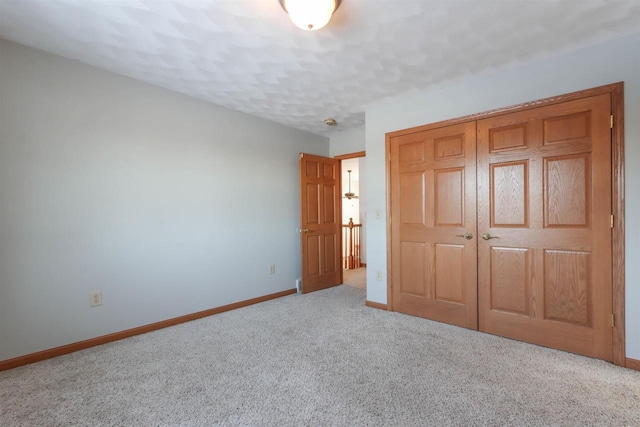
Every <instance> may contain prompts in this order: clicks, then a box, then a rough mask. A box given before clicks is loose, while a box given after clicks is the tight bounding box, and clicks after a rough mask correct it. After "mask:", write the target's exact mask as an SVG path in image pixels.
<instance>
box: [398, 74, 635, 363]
mask: <svg viewBox="0 0 640 427" xmlns="http://www.w3.org/2000/svg"><path fill="white" fill-rule="evenodd" d="M600 95H604V96H605V97H606V98H607V99H608V101H609V108H608V111H609V112H610V116H609V115H607V114H604V115H603V117H604V119H606V124H605V120H603V119H601V120H600V122H599V123H600V125H598V126H597V127H598V128H599V129H600V132H601V133H602V135H604V134H605V133H607V136H608V144H609V149H610V151H608V154H607V153H605V156H604V161H605V163H607V162H609V163H608V164H606V165H605V167H606V168H609V169H608V170H609V172H608V173H607V172H602V170H601V171H600V173H596V172H595V169H593V165H592V164H590V163H589V162H593V161H594V160H593V159H596V161H598V160H602V156H600V155H599V152H600V151H601V150H600V149H598V150H594V151H592V152H591V153H590V154H589V153H574V154H577V158H574V159H571V158H564V157H562V156H563V155H564V154H561V155H560V157H561V158H559V159H554V158H551V159H547V161H546V163H547V164H546V166H547V169H546V170H545V173H547V174H549V172H550V176H556V177H558V179H559V181H556V182H559V183H560V184H559V185H556V186H555V188H551V189H547V193H548V194H547V196H544V192H543V200H545V199H544V197H548V198H549V200H552V201H554V200H555V201H558V202H560V203H564V202H566V200H563V198H562V197H560V198H559V197H558V194H557V193H558V192H557V191H556V190H557V189H558V188H560V187H563V186H565V183H566V182H567V181H566V180H562V179H561V178H560V177H561V176H563V175H566V171H567V170H568V171H575V170H577V171H578V172H579V170H580V168H582V169H584V168H592V169H591V172H592V174H591V181H590V182H588V179H589V178H588V177H587V175H589V174H588V173H583V174H582V176H583V177H584V178H585V188H586V186H587V185H591V184H593V183H596V182H597V184H596V188H602V187H608V188H610V196H609V197H610V199H609V202H607V201H606V200H603V202H604V203H601V202H600V200H599V199H598V198H597V197H598V196H593V195H591V199H590V200H591V203H592V207H594V208H595V207H596V206H597V207H599V208H601V209H603V210H604V209H606V210H607V214H606V215H600V217H601V218H606V224H604V222H601V224H600V225H599V227H600V228H599V230H600V233H601V234H600V236H604V235H607V236H608V239H609V240H608V241H609V243H608V246H609V249H608V252H607V249H602V248H601V250H600V252H599V253H602V252H603V251H604V252H607V253H604V257H605V258H608V260H609V264H608V266H607V270H608V274H603V273H602V271H601V270H600V269H598V271H599V272H600V277H604V276H608V278H605V279H606V281H607V282H608V283H609V289H608V290H605V293H608V295H609V296H608V297H607V296H604V297H603V299H604V301H605V302H604V304H600V305H599V307H600V315H599V319H600V320H599V321H597V323H598V325H596V326H595V328H596V329H599V330H600V332H601V335H600V336H601V337H604V339H599V341H600V342H601V343H604V346H605V347H608V348H610V349H611V350H609V349H607V348H605V349H604V350H602V349H600V350H594V349H596V348H597V347H598V344H596V342H597V341H598V338H597V337H596V335H598V332H594V333H586V334H585V333H582V338H580V337H578V339H577V341H580V340H582V341H583V342H582V344H580V343H578V345H577V347H582V348H583V349H584V348H585V347H587V348H589V347H590V348H591V350H588V351H587V352H584V351H582V350H580V348H578V349H576V348H571V347H572V345H571V344H570V345H567V346H564V347H562V346H558V345H555V344H553V343H551V344H549V343H542V345H547V346H553V347H557V348H560V349H564V350H567V351H572V352H578V353H582V354H589V352H590V353H591V355H593V357H598V358H601V359H605V360H611V361H613V362H614V363H615V364H616V365H620V366H625V363H626V359H625V289H624V288H625V277H624V264H625V251H624V247H625V243H624V230H625V224H624V216H625V215H624V102H623V100H624V84H623V83H622V82H620V83H613V84H609V85H606V86H600V87H595V88H592V89H586V90H582V91H579V92H574V93H568V94H563V95H558V96H553V97H550V98H546V99H540V100H536V101H530V102H526V103H522V104H519V105H514V106H509V107H504V108H499V109H496V110H492V111H486V112H481V113H477V114H472V115H469V116H465V117H460V118H456V119H451V120H446V121H443V122H438V123H432V124H428V125H424V126H419V127H415V128H411V129H404V130H399V131H395V132H390V133H387V135H386V156H387V195H388V199H387V200H388V205H387V212H388V218H389V221H388V224H387V235H388V236H389V238H388V240H387V254H388V265H387V268H388V270H389V283H388V286H387V292H388V293H387V301H388V303H389V308H390V309H394V304H393V301H394V294H395V292H394V287H395V285H397V283H396V280H397V279H396V276H397V274H396V270H397V266H396V263H395V252H397V249H394V241H395V239H394V233H396V232H397V231H396V230H397V225H396V224H395V223H396V221H397V214H395V215H394V206H393V205H392V203H393V200H394V194H393V193H394V191H396V190H395V189H394V187H393V186H392V181H393V179H392V174H393V164H392V163H393V162H392V153H393V151H394V150H393V144H394V143H395V142H397V141H398V137H401V136H405V135H411V134H417V133H420V132H423V131H428V130H432V129H437V128H443V127H447V126H451V125H457V124H462V123H467V122H479V121H482V120H485V119H492V118H496V117H504V116H507V115H511V114H512V113H518V112H526V111H528V110H532V109H538V108H540V107H546V106H554V105H560V104H563V103H568V102H572V101H579V100H584V99H586V98H596V97H599V96H600ZM583 112H584V111H583ZM576 113H578V116H579V115H580V114H579V113H580V112H579V111H576ZM565 116H571V114H568V115H565ZM589 116H590V114H589ZM567 118H568V119H570V120H568V121H567V120H565V119H567ZM580 120H582V119H581V118H580V117H573V118H571V117H564V118H561V119H560V120H556V122H555V123H548V125H549V127H548V128H547V129H544V128H543V130H542V132H543V133H544V132H547V135H551V137H550V138H547V145H548V146H550V147H551V146H552V145H553V143H554V142H556V143H557V142H560V141H559V140H562V139H563V138H555V137H553V133H554V132H556V136H557V133H558V131H560V132H565V133H566V132H569V133H571V132H574V135H573V136H574V137H578V135H575V132H576V129H579V128H580V125H579V123H580ZM589 120H590V118H589ZM563 121H564V122H565V123H562V122H563ZM609 121H610V123H609ZM582 123H583V128H584V124H585V121H584V120H583V121H582ZM512 124H515V123H512ZM508 127H509V126H506V128H505V129H502V130H503V131H504V130H508ZM516 127H517V126H516ZM588 127H589V131H593V130H595V129H594V128H591V125H590V124H589V125H588ZM572 128H573V130H571V129H572ZM512 131H515V132H516V133H517V132H518V130H517V129H512ZM508 133H509V132H503V133H502V135H497V138H494V146H493V150H494V151H496V152H497V151H499V150H496V148H498V149H500V148H502V149H503V151H505V152H508V151H509V149H510V148H511V149H513V150H517V148H516V147H508V145H509V143H508V142H506V140H508V138H505V135H507V134H508ZM596 133H598V132H597V131H596ZM501 137H502V138H501ZM574 142H575V141H574ZM501 144H502V146H501ZM569 145H571V144H569ZM566 146H567V144H565V149H566ZM547 149H549V148H547ZM493 154H495V153H493ZM585 154H588V155H586V156H585ZM570 155H571V153H569V154H568V156H570ZM551 157H553V156H551ZM512 160H513V163H512V164H508V163H509V162H508V161H506V162H503V163H504V164H500V165H497V167H494V168H493V169H495V170H494V171H492V173H494V176H493V179H505V178H513V177H518V175H520V176H521V177H522V179H523V180H524V179H526V180H527V181H529V184H528V186H529V187H530V188H531V187H532V186H534V185H536V181H535V180H533V178H532V175H531V174H530V170H529V167H528V164H527V165H526V166H525V165H523V163H522V160H524V159H517V158H515V157H514V158H512ZM523 169H526V172H525V171H524V170H523ZM525 173H526V177H524V174H525ZM596 174H597V175H598V177H597V178H596V177H595V175H596ZM534 175H535V173H534ZM569 175H572V172H570V173H569ZM578 175H580V173H579V174H578ZM490 178H491V177H490V176H489V177H487V180H489V179H490ZM478 179H479V180H482V178H481V177H479V178H478ZM569 182H573V184H572V185H575V183H576V182H579V180H576V179H574V180H572V181H569ZM538 186H539V190H540V191H544V190H543V184H539V185H538ZM513 187H514V186H512V189H513ZM595 191H596V192H597V189H596V190H595ZM554 192H555V193H554ZM582 193H583V194H584V196H583V197H582V199H584V200H585V201H586V198H587V197H588V195H587V194H588V193H589V191H587V190H585V191H583V192H582ZM528 196H529V195H528V194H527V197H528ZM497 197H498V199H500V198H502V200H498V202H501V201H502V202H503V203H504V201H505V200H508V199H509V197H516V198H517V197H518V192H517V191H516V192H515V194H512V195H508V194H507V195H505V194H497ZM519 197H524V196H522V195H520V196H519ZM580 200H581V198H580V197H577V198H573V201H571V200H569V201H568V203H569V205H571V204H573V203H576V201H580ZM480 203H483V201H482V200H480ZM554 203H555V202H554ZM488 204H489V203H488V202H487V205H488ZM525 206H526V209H527V210H529V209H531V207H530V206H528V205H525ZM557 206H559V207H558V208H556V212H552V211H553V209H552V211H551V212H547V217H548V218H549V217H553V216H554V215H555V218H551V219H548V220H547V224H548V225H549V227H548V229H549V231H552V230H553V229H554V227H556V228H558V229H562V228H563V225H564V224H562V218H561V217H562V216H563V213H562V212H560V211H559V210H562V209H564V208H562V207H561V204H560V205H557ZM481 208H482V206H481V205H479V206H478V209H479V210H480V209H481ZM524 209H525V207H524V206H521V209H520V210H518V207H517V206H516V207H514V209H511V205H509V209H501V210H497V211H496V212H494V225H495V224H496V222H497V223H498V225H507V224H509V223H512V222H514V223H515V222H517V221H516V220H517V219H518V215H520V216H522V215H523V214H524V215H528V216H529V218H531V217H532V216H531V215H530V213H529V212H528V211H527V212H525V211H524ZM558 209H559V210H558ZM595 210H596V209H594V210H592V212H591V218H594V217H595V216H598V215H597V213H596V212H595ZM564 216H565V217H566V216H567V215H566V214H564ZM568 216H577V219H574V221H576V222H579V221H577V220H579V219H580V218H581V217H580V215H579V214H577V213H576V212H575V211H574V212H572V213H571V214H568ZM582 216H583V217H584V215H582ZM609 224H610V225H609ZM516 225H517V224H516ZM568 225H574V226H575V225H579V224H570V223H569V224H568ZM592 225H594V226H595V224H592ZM496 228H499V227H496ZM501 230H502V229H501ZM490 231H491V232H492V233H491V234H493V235H494V236H496V235H497V236H498V237H500V234H498V233H496V232H495V231H494V230H490ZM560 231H564V232H565V234H567V233H569V231H570V230H560ZM485 232H486V230H485ZM477 234H478V239H479V240H478V242H479V244H480V245H482V244H483V243H486V244H488V246H489V247H490V248H492V247H494V246H495V247H496V250H494V251H493V252H494V254H495V255H494V257H493V269H494V270H496V271H498V270H500V269H501V268H504V267H500V266H506V271H507V272H506V273H505V274H503V275H502V280H499V278H498V277H496V280H495V284H494V288H495V289H496V290H500V288H501V286H502V287H503V288H505V287H506V286H507V284H508V283H509V282H510V280H504V279H505V277H509V276H511V277H512V278H514V277H515V278H516V280H515V281H516V282H517V281H518V277H519V276H520V277H522V274H521V273H522V271H523V269H522V268H521V267H519V265H522V264H524V263H529V262H530V261H529V259H528V258H530V257H532V253H533V252H535V251H531V250H526V248H520V249H525V250H519V249H518V248H517V247H516V248H513V247H508V246H507V245H503V247H506V249H509V250H501V246H500V245H499V244H498V243H499V242H500V240H501V239H492V240H489V241H488V242H485V241H484V240H481V239H480V235H481V234H483V232H482V230H481V229H478V233H477ZM596 234H598V233H596ZM595 239H600V238H599V237H596V238H595ZM570 243H571V242H570ZM571 244H573V243H571ZM571 251H574V250H573V249H570V250H568V251H563V250H562V249H560V250H555V252H554V249H552V250H551V251H548V252H547V253H546V260H545V261H547V263H548V266H549V269H547V272H546V279H547V280H548V281H549V283H550V284H551V285H548V286H547V288H548V289H547V290H548V291H549V293H548V295H547V296H548V297H549V298H548V301H549V302H550V303H551V304H553V303H554V302H557V301H560V299H561V297H558V298H560V299H558V298H556V299H555V300H554V296H553V294H552V292H556V293H555V295H556V296H561V295H562V292H566V290H567V289H570V292H574V291H573V289H579V287H578V286H564V288H565V289H564V291H563V290H562V289H561V287H556V288H555V289H552V288H553V287H554V284H563V283H567V282H570V281H572V280H573V281H574V285H575V284H576V283H578V282H579V280H578V281H575V280H574V278H573V277H572V276H574V274H573V271H580V269H581V268H582V271H583V272H587V273H588V274H589V275H591V276H590V278H591V279H593V277H594V276H593V274H592V273H593V267H585V261H584V260H585V259H586V260H587V261H588V262H591V259H592V258H593V255H592V254H580V253H577V254H576V253H571ZM574 252H580V250H577V251H574ZM583 252H588V251H583ZM583 255H584V256H583ZM563 257H564V259H559V258H563ZM581 257H582V259H580V258H581ZM485 258H486V257H485ZM538 258H539V257H538ZM480 259H481V260H483V258H482V255H480ZM601 259H602V258H601ZM534 262H535V259H534ZM563 263H564V266H563V265H562V264H563ZM488 266H489V268H491V262H489V264H488ZM531 266H534V267H535V264H531V265H528V266H527V268H529V267H531ZM566 266H569V267H570V268H568V269H567V268H564V267H566ZM484 268H485V265H481V266H480V265H479V266H478V269H479V271H480V270H482V269H484ZM553 269H555V270H553ZM552 270H553V271H552ZM489 271H490V270H489ZM509 271H511V272H509ZM518 271H520V273H518ZM543 273H545V272H544V271H543ZM578 277H580V275H579V274H578ZM534 279H535V281H539V280H541V279H540V275H539V274H538V275H537V276H536V277H535V278H534ZM595 282H597V279H596V280H595ZM595 282H594V281H593V280H590V282H589V285H586V286H589V292H591V291H592V290H593V286H595V285H597V283H595ZM583 285H584V282H583ZM605 286H606V285H605ZM525 292H530V289H529V290H528V291H527V290H522V288H521V292H520V295H521V296H520V299H519V300H518V297H517V295H518V293H517V292H516V293H515V294H514V295H511V296H509V297H508V298H507V299H506V300H505V295H504V294H503V295H501V296H500V295H499V294H498V293H496V295H495V298H494V302H493V303H494V305H495V306H496V307H498V306H500V305H506V306H507V308H511V309H513V308H515V309H516V310H515V311H517V310H527V309H529V307H528V306H527V304H523V303H522V298H523V297H522V294H524V293H525ZM583 294H584V293H583ZM528 297H532V296H531V293H529V295H528ZM514 298H515V301H514ZM533 298H537V296H533ZM580 298H584V297H578V298H577V299H578V300H580ZM590 299H591V301H589V302H587V309H584V305H583V308H582V309H581V311H580V309H578V308H576V307H575V306H574V307H573V308H570V307H569V306H570V305H563V304H556V305H555V307H549V316H548V317H549V319H546V323H549V324H552V323H553V322H555V323H556V324H562V323H566V324H567V325H566V326H564V327H565V328H566V329H572V328H571V327H572V326H573V327H574V328H576V327H579V326H580V325H579V322H581V321H582V322H584V319H585V318H588V319H589V320H588V321H587V323H589V322H591V321H592V319H593V317H589V316H593V315H594V312H595V311H598V309H597V308H595V309H594V307H593V306H592V305H591V304H592V302H593V300H594V298H593V294H591V298H590ZM595 299H598V301H603V299H600V297H595ZM518 301H520V303H519V305H518ZM578 305H579V304H578ZM605 307H606V309H605ZM536 310H538V311H539V309H538V308H536ZM494 311H496V312H500V311H502V313H498V314H503V315H506V316H511V318H513V317H517V316H518V314H517V313H515V312H509V311H508V310H504V309H503V310H500V308H498V309H497V310H494ZM605 311H606V312H605ZM567 313H569V314H567ZM574 313H577V314H574ZM585 313H586V314H585ZM585 316H586V317H585ZM552 317H555V319H551V318H552ZM567 318H568V319H567ZM603 319H604V321H602V320H603ZM567 320H568V321H567ZM571 322H574V323H576V322H578V324H574V325H572V324H571ZM583 327H584V326H583ZM588 327H591V326H588ZM513 329H514V330H517V329H518V327H514V328H513ZM559 329H561V330H562V329H563V327H562V326H561V327H560V328H559ZM547 332H549V331H547ZM565 332H566V330H565ZM493 333H496V334H502V335H506V334H503V333H501V332H496V331H494V332H493ZM540 335H544V334H540ZM547 335H553V336H555V338H553V339H555V340H556V342H558V341H562V340H563V339H564V338H563V337H562V335H558V334H557V333H556V332H550V333H548V334H547ZM585 337H586V338H585ZM514 338H515V339H520V340H526V339H523V338H522V337H514ZM589 340H590V341H591V344H585V342H586V341H589ZM529 341H531V342H538V343H540V341H533V340H529ZM607 343H608V344H607ZM573 347H576V345H573ZM598 353H599V354H598Z"/></svg>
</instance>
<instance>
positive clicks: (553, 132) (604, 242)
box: [478, 95, 612, 361]
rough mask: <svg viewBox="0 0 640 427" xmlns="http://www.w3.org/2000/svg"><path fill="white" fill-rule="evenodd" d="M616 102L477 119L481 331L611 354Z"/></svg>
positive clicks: (599, 99)
mask: <svg viewBox="0 0 640 427" xmlns="http://www.w3.org/2000/svg"><path fill="white" fill-rule="evenodd" d="M610 111H611V107H610V98H609V95H600V96H595V97H591V98H585V99H580V100H576V101H571V102H565V103H561V104H556V105H551V106H547V107H541V108H535V109H531V110H526V111H522V112H518V113H513V114H506V115H503V116H497V117H493V118H489V119H485V120H480V121H479V122H478V234H479V236H478V237H479V240H478V253H479V259H478V280H479V282H478V305H479V326H480V330H481V331H484V332H488V333H492V334H497V335H502V336H505V337H509V338H514V339H517V340H522V341H527V342H531V343H535V344H540V345H543V346H548V347H553V348H557V349H561V350H566V351H570V352H574V353H580V354H584V355H587V356H592V357H597V358H600V359H604V360H609V361H610V360H611V359H612V324H611V323H612V321H611V318H612V314H611V313H612V295H611V228H610V215H611V132H610V123H609V118H610V114H611V113H610ZM483 234H486V235H485V236H484V237H485V238H486V239H489V240H484V239H483V238H482V237H481V236H482V235H483Z"/></svg>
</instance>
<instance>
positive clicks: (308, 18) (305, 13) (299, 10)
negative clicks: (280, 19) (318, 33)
mask: <svg viewBox="0 0 640 427" xmlns="http://www.w3.org/2000/svg"><path fill="white" fill-rule="evenodd" d="M340 2H341V0H280V6H282V8H283V9H284V11H285V12H287V13H288V14H289V18H290V19H291V22H293V23H294V24H295V25H296V27H300V28H302V29H303V30H307V31H315V30H319V29H320V28H322V27H324V26H325V25H327V23H329V20H330V19H331V15H333V12H335V11H336V10H337V9H338V7H339V6H340Z"/></svg>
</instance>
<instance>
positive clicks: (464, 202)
mask: <svg viewBox="0 0 640 427" xmlns="http://www.w3.org/2000/svg"><path fill="white" fill-rule="evenodd" d="M390 160H391V165H390V167H391V169H390V174H389V176H390V185H391V218H392V221H391V227H392V231H391V236H392V242H391V263H392V267H391V274H392V277H391V283H392V286H391V308H392V309H393V310H394V311H399V312H402V313H407V314H413V315H416V316H421V317H425V318H428V319H433V320H438V321H441V322H447V323H451V324H454V325H458V326H464V327H467V328H472V329H477V325H478V317H477V270H476V261H477V252H476V251H477V246H476V236H475V232H476V123H475V122H469V123H463V124H459V125H454V126H447V127H442V128H438V129H432V130H427V131H423V132H415V133H410V134H405V135H401V136H398V137H394V138H392V140H391V152H390Z"/></svg>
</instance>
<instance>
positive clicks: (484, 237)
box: [482, 233, 499, 240]
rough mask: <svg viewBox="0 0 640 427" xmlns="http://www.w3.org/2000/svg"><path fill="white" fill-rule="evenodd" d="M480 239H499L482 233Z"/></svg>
mask: <svg viewBox="0 0 640 427" xmlns="http://www.w3.org/2000/svg"><path fill="white" fill-rule="evenodd" d="M482 239H484V240H491V239H499V237H498V236H492V235H491V234H489V233H484V234H483V235H482Z"/></svg>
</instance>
